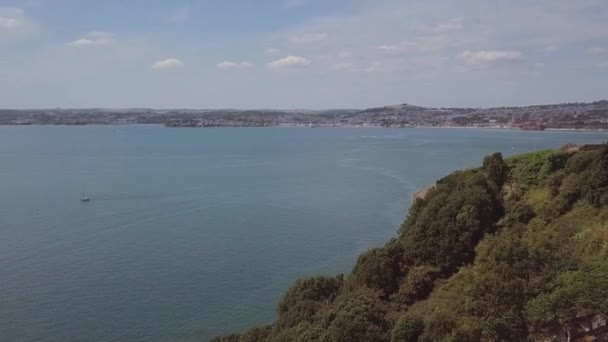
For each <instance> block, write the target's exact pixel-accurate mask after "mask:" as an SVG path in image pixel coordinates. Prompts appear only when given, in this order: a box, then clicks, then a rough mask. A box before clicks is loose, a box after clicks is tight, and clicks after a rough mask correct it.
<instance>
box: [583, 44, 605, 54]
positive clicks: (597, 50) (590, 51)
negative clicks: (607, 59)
mask: <svg viewBox="0 0 608 342" xmlns="http://www.w3.org/2000/svg"><path fill="white" fill-rule="evenodd" d="M606 52H608V49H606V48H603V47H598V46H594V47H590V48H588V49H587V53H588V54H590V55H601V54H603V53H606Z"/></svg>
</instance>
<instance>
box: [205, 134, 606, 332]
mask: <svg viewBox="0 0 608 342" xmlns="http://www.w3.org/2000/svg"><path fill="white" fill-rule="evenodd" d="M607 294H608V145H606V146H596V147H595V148H572V147H570V148H568V149H566V150H565V151H552V150H548V151H541V152H536V153H531V154H525V155H519V156H515V157H512V158H508V159H505V160H503V158H502V156H501V155H500V154H499V153H497V154H494V155H491V156H487V157H485V158H484V160H483V163H482V165H481V166H480V167H478V168H474V169H468V170H463V171H456V172H454V173H452V174H450V175H448V176H447V177H445V178H443V179H440V180H438V181H437V183H436V185H435V186H434V187H433V188H432V189H430V190H429V191H428V192H427V193H426V194H425V195H424V197H423V198H417V199H416V200H415V202H414V204H413V205H412V207H411V208H410V210H409V214H408V216H407V218H406V220H405V221H404V222H403V224H402V225H401V228H400V231H399V234H398V236H397V237H395V238H394V239H392V240H391V241H389V242H387V243H386V244H385V245H384V246H383V247H380V248H375V249H372V250H370V251H368V252H366V253H364V254H362V255H361V256H360V257H359V258H358V260H357V263H356V265H355V266H354V268H353V270H352V272H351V273H350V274H347V275H338V276H335V277H324V276H318V277H313V278H308V279H302V280H298V281H297V282H296V283H295V284H293V285H292V287H291V288H290V289H289V290H288V291H287V293H286V294H285V295H284V296H283V299H282V300H281V301H280V303H279V305H278V307H277V314H278V318H277V320H276V321H275V322H274V323H272V324H270V325H267V326H261V327H255V328H252V329H250V330H248V331H247V332H245V333H243V334H242V335H230V336H225V337H217V338H215V339H214V341H215V342H221V341H248V342H261V341H273V342H274V341H344V342H346V341H501V340H502V341H522V340H531V341H575V340H578V341H583V340H584V341H589V340H593V339H597V340H602V341H604V340H606V339H607V338H608V326H607V325H606V315H608V295H607ZM602 338H603V339H602Z"/></svg>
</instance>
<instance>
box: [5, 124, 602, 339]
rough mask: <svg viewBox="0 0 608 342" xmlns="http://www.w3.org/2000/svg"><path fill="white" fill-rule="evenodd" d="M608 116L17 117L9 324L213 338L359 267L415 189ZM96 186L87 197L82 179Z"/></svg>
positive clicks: (569, 139)
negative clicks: (290, 124) (482, 125)
mask: <svg viewBox="0 0 608 342" xmlns="http://www.w3.org/2000/svg"><path fill="white" fill-rule="evenodd" d="M607 140H608V133H607V132H581V131H542V132H540V131H517V130H499V129H442V128H410V129H407V128H406V129H384V128H208V129H189V128H165V127H162V126H154V125H140V126H2V127H0V340H1V341H206V340H209V339H210V338H211V337H212V336H215V335H221V334H229V333H233V332H241V331H243V330H245V329H247V328H248V327H250V326H252V325H258V324H267V323H271V322H272V321H273V319H274V318H275V317H276V311H275V308H276V304H277V303H278V301H279V300H280V298H281V296H282V295H283V293H284V292H285V290H286V289H287V288H288V287H289V286H290V284H291V283H293V281H294V280H296V279H298V278H301V277H307V276H313V275H319V274H324V275H334V274H338V273H347V272H349V271H350V270H351V268H352V266H353V265H354V263H355V261H356V258H357V256H358V255H359V254H360V253H362V252H364V251H365V250H367V249H370V248H373V247H377V246H381V245H382V244H383V243H384V242H386V241H388V240H389V239H390V238H391V237H394V236H396V232H397V230H398V228H399V225H400V223H401V222H402V221H403V220H404V218H405V217H406V215H407V211H408V207H409V205H410V202H411V198H412V194H413V193H414V192H416V191H418V190H421V189H424V188H425V187H426V186H428V185H429V184H432V183H433V182H434V181H435V180H436V179H438V178H440V177H442V176H445V175H447V174H449V173H450V172H451V171H453V170H456V169H462V168H468V167H474V166H477V165H479V164H480V163H481V160H482V158H483V157H484V155H487V154H490V153H493V152H502V153H503V155H504V156H510V155H513V154H518V153H524V152H529V151H534V150H541V149H549V148H551V149H555V148H559V147H560V146H562V145H564V144H566V143H601V142H605V141H607ZM83 193H84V196H86V197H89V198H90V199H91V200H90V201H89V202H81V201H80V198H81V197H82V196H83Z"/></svg>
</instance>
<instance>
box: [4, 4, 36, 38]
mask: <svg viewBox="0 0 608 342" xmlns="http://www.w3.org/2000/svg"><path fill="white" fill-rule="evenodd" d="M24 13H25V12H24V11H23V10H22V9H20V8H13V7H0V33H2V32H18V31H23V30H26V29H27V28H28V26H31V25H30V23H29V22H28V20H27V18H26V17H25V15H24Z"/></svg>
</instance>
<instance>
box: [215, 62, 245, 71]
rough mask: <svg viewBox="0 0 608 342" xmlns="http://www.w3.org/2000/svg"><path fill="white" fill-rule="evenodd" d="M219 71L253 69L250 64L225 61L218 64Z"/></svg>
mask: <svg viewBox="0 0 608 342" xmlns="http://www.w3.org/2000/svg"><path fill="white" fill-rule="evenodd" d="M217 67H218V69H247V68H251V67H253V64H251V63H249V62H230V61H224V62H221V63H218V64H217Z"/></svg>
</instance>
